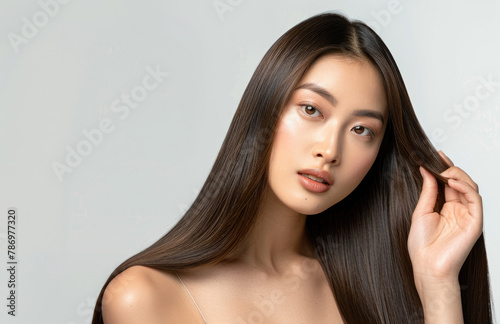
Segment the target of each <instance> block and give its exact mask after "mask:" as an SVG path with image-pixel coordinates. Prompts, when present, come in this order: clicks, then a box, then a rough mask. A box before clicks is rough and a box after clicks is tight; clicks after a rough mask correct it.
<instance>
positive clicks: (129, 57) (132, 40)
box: [0, 0, 500, 324]
mask: <svg viewBox="0 0 500 324" xmlns="http://www.w3.org/2000/svg"><path fill="white" fill-rule="evenodd" d="M327 10H336V11H339V12H342V13H344V14H347V15H348V16H349V17H350V18H357V19H361V20H363V21H366V22H367V23H368V24H369V25H370V26H372V27H373V28H374V29H375V30H376V31H378V32H379V34H380V35H381V37H382V38H383V39H384V41H385V42H386V44H387V45H388V47H389V49H390V50H391V52H392V54H393V55H394V57H395V59H396V61H397V63H398V65H399V68H400V70H401V73H402V75H403V77H404V80H405V82H406V86H407V88H408V91H409V93H410V97H411V99H412V102H413V104H414V107H415V109H416V112H417V115H418V117H419V119H420V121H421V123H422V125H423V127H424V129H425V130H426V132H427V134H428V135H429V136H430V138H431V139H432V141H433V143H434V144H435V145H436V147H437V148H438V149H442V150H443V151H444V152H445V153H446V154H448V156H449V157H450V158H451V159H452V160H453V161H454V162H455V164H456V165H457V166H460V167H461V168H463V169H464V170H465V171H466V172H467V173H468V174H469V175H471V177H472V178H473V179H474V180H475V181H476V182H477V183H478V184H479V187H480V192H481V195H482V197H483V201H484V228H485V229H484V231H485V239H486V245H487V251H488V256H489V264H490V273H491V284H492V288H493V293H494V296H496V297H498V296H500V276H499V272H500V252H499V250H498V246H499V245H500V236H499V235H496V229H498V228H499V226H500V220H499V219H500V218H499V217H498V216H499V214H500V213H499V211H498V205H497V203H498V198H499V192H500V190H499V189H498V183H500V175H499V172H498V162H499V160H500V159H499V157H500V134H499V128H500V127H499V126H500V66H499V64H498V57H500V45H499V42H498V31H499V30H500V20H498V14H499V13H500V2H499V1H475V2H474V3H472V2H469V1H459V2H457V1H440V2H439V3H437V2H432V1H429V0H427V1H424V0H420V1H411V0H400V1H397V0H377V1H370V2H368V1H333V0H330V1H290V0H288V1H284V0H280V1H243V0H215V1H214V0H196V1H182V2H181V1H168V2H167V1H144V0H143V1H123V0H122V1H117V0H108V1H96V0H86V1H77V0H72V1H69V0H64V1H63V0H41V1H14V0H2V2H1V3H0V28H1V29H0V35H1V40H0V149H1V160H0V163H1V168H0V213H1V214H2V217H1V220H0V254H1V255H3V257H2V258H0V259H1V260H2V261H1V262H2V263H3V265H2V268H4V269H5V270H2V271H0V287H1V288H0V292H1V296H2V302H1V303H0V304H1V306H0V313H1V315H0V321H1V322H2V323H64V324H83V323H90V318H91V313H92V309H93V305H94V302H95V298H96V296H97V294H98V292H99V290H100V289H101V287H102V284H103V283H104V281H105V279H106V278H107V277H108V275H109V274H110V272H111V271H112V270H113V269H114V268H115V267H116V266H117V265H118V264H119V263H120V262H122V261H123V260H125V259H126V258H128V257H129V256H131V255H132V254H134V253H136V252H138V251H140V250H142V249H143V248H145V247H147V246H148V245H150V244H151V243H153V242H154V241H155V240H156V239H158V238H159V237H160V236H162V235H163V234H164V233H166V232H167V231H168V229H169V228H171V226H172V225H173V224H175V223H176V222H177V221H178V219H179V218H180V217H181V215H182V213H183V212H184V211H185V210H186V208H187V207H188V206H189V204H190V203H192V201H193V200H194V198H195V197H196V194H197V192H198V191H199V190H200V188H201V185H202V184H203V182H204V180H205V178H206V176H207V175H208V172H209V170H210V168H211V166H212V163H213V162H214V160H215V157H216V154H217V152H218V150H219V148H220V145H221V144H222V140H223V138H224V136H225V133H226V131H227V129H228V126H229V123H230V121H231V118H232V116H233V114H234V112H235V110H236V107H237V105H238V102H239V100H240V98H241V95H242V93H243V90H244V88H245V86H246V84H247V83H248V81H249V79H250V77H251V74H252V73H253V71H254V69H255V68H256V66H257V64H258V62H259V61H260V59H261V58H262V56H263V55H264V53H265V51H266V50H267V49H268V48H269V47H270V46H271V44H272V43H273V42H274V41H275V40H276V39H277V38H278V37H279V36H281V35H282V34H283V33H284V32H285V31H286V30H288V29H289V28H291V27H292V26H293V25H295V24H297V23H299V22H300V21H302V20H304V19H306V18H308V17H310V16H312V15H314V14H317V13H320V12H323V11H327ZM10 208H16V209H17V213H16V215H17V218H16V224H15V227H16V229H15V236H16V237H15V239H16V242H15V243H16V247H15V248H16V250H15V253H16V255H15V256H16V258H15V259H16V260H17V262H18V263H17V265H16V273H15V281H16V282H15V283H16V288H17V296H16V306H17V308H16V315H17V316H16V317H15V318H14V317H12V316H10V315H8V314H7V312H8V310H9V309H8V308H7V306H6V305H7V304H8V303H9V300H7V298H8V297H9V294H8V292H7V291H8V290H9V289H7V286H8V282H9V280H10V273H9V271H7V269H8V267H9V264H7V262H8V261H9V260H8V259H7V257H8V251H9V250H8V243H9V242H8V241H9V240H8V239H9V237H8V234H7V225H8V223H7V222H8V219H7V217H8V211H9V209H10ZM497 309H498V308H497Z"/></svg>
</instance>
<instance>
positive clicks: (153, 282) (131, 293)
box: [102, 266, 187, 324]
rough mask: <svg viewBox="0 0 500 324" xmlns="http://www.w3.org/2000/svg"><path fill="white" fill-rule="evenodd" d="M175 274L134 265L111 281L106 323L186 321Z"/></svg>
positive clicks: (106, 293)
mask: <svg viewBox="0 0 500 324" xmlns="http://www.w3.org/2000/svg"><path fill="white" fill-rule="evenodd" d="M181 287H182V286H180V282H179V280H178V278H177V276H176V275H175V273H171V272H165V271H160V270H156V269H152V268H149V267H145V266H133V267H130V268H128V269H126V270H124V271H123V272H122V273H120V274H119V275H117V276H116V277H115V278H113V280H112V281H111V282H110V283H109V284H108V286H107V287H106V290H105V291H104V295H103V299H102V316H103V320H104V323H105V324H128V323H151V324H155V323H184V322H185V321H184V320H185V318H186V315H187V314H186V312H185V311H183V309H184V308H183V304H184V303H185V302H184V301H183V299H182V298H179V296H182V294H181V293H182V291H181V290H180V288H181Z"/></svg>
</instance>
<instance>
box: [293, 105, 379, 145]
mask: <svg viewBox="0 0 500 324" xmlns="http://www.w3.org/2000/svg"><path fill="white" fill-rule="evenodd" d="M300 107H301V108H302V111H304V109H303V108H304V107H311V108H313V109H314V110H316V111H317V112H319V113H320V114H321V111H320V110H319V109H318V108H316V107H315V106H313V105H310V104H303V105H300ZM304 114H306V115H307V116H308V117H311V115H308V114H307V113H306V112H304ZM359 127H361V128H364V129H365V130H367V131H368V132H369V133H370V134H369V135H360V134H358V133H356V134H357V135H360V136H370V137H371V138H373V137H374V136H375V132H374V131H373V130H372V129H371V128H369V127H366V126H362V125H356V126H354V127H353V128H351V130H353V129H356V128H358V129H359Z"/></svg>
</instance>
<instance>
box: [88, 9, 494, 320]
mask: <svg viewBox="0 0 500 324" xmlns="http://www.w3.org/2000/svg"><path fill="white" fill-rule="evenodd" d="M333 53H335V54H339V55H344V56H348V57H351V58H357V59H362V60H368V61H369V62H371V64H373V66H374V67H376V69H377V70H378V71H379V72H380V75H381V78H382V82H383V85H384V90H385V95H386V99H387V104H388V109H389V122H388V125H387V128H386V131H385V134H384V138H383V141H382V144H381V147H380V150H379V153H378V156H377V158H376V160H375V162H374V164H373V165H372V167H371V169H370V171H369V172H368V173H367V175H366V176H365V178H364V179H363V180H362V181H361V183H360V184H359V185H358V187H357V188H356V189H355V190H354V191H353V192H352V193H351V194H349V195H348V196H347V197H346V198H344V199H343V200H342V201H340V202H339V203H337V204H335V205H334V206H332V207H330V208H328V209H327V210H325V211H323V212H321V213H319V214H316V215H308V216H307V220H306V235H307V238H308V240H309V241H310V243H311V244H312V246H313V249H314V254H315V257H316V258H317V259H318V261H319V263H320V264H321V267H322V268H323V271H324V272H325V275H326V278H327V280H328V283H329V285H330V288H331V290H332V294H333V296H334V298H335V300H336V302H337V304H338V307H339V310H340V313H341V315H342V318H343V320H344V321H345V322H346V323H398V324H399V323H408V322H409V321H410V322H411V323H424V319H423V311H422V304H421V302H420V299H419V296H418V293H417V290H416V288H415V283H414V279H413V272H412V265H411V261H410V258H409V254H408V247H407V240H408V233H409V229H410V224H411V217H412V213H413V211H414V209H415V206H416V204H417V201H418V198H419V195H420V192H421V188H422V182H423V180H422V177H421V176H420V173H419V171H418V167H419V166H420V165H421V166H423V167H425V168H426V169H427V170H429V171H430V172H431V173H432V174H434V175H435V176H436V178H437V179H438V186H439V193H438V199H437V202H436V206H435V210H436V211H439V210H440V209H441V207H442V205H443V203H444V184H445V183H446V181H447V179H445V178H444V177H442V176H440V174H439V173H441V172H443V171H444V170H446V169H447V168H448V166H447V165H446V164H445V163H444V162H443V161H442V160H441V158H440V157H439V155H438V153H437V152H436V149H435V148H434V147H433V145H432V144H431V142H430V141H429V139H428V137H427V136H426V134H425V133H424V131H423V129H422V127H421V126H420V124H419V122H418V120H417V117H416V115H415V112H414V110H413V107H412V104H411V102H410V98H409V96H408V93H407V91H406V87H405V85H404V82H403V78H402V77H401V74H400V72H399V69H398V67H397V65H396V63H395V61H394V58H393V57H392V55H391V53H390V52H389V50H388V49H387V47H386V46H385V44H384V42H383V41H382V40H381V39H380V37H379V36H378V35H377V34H376V33H375V32H374V31H373V30H372V29H371V28H370V27H369V26H367V25H366V24H364V23H363V22H361V21H357V20H353V21H350V20H348V19H347V18H346V17H345V16H343V15H341V14H338V13H331V12H325V13H321V14H318V15H316V16H313V17H311V18H309V19H307V20H304V21H303V22H301V23H299V24H298V25H296V26H294V27H293V28H291V29H290V30H289V31H287V32H286V33H285V34H284V35H282V36H281V37H280V38H279V39H278V40H277V41H276V42H275V43H274V44H273V45H272V47H271V48H270V49H269V50H268V51H267V53H266V54H265V55H264V57H263V59H262V61H261V62H260V64H259V65H258V66H257V69H256V71H255V72H254V74H253V75H252V78H251V79H250V82H249V83H248V86H247V87H246V89H245V91H244V93H243V96H242V99H241V101H240V103H239V105H238V108H237V110H236V113H235V115H234V117H233V119H232V121H231V124H230V126H229V130H228V132H227V134H226V137H225V139H224V142H223V144H222V147H221V149H220V151H219V154H218V155H217V158H216V160H215V162H214V164H213V167H212V169H211V171H210V174H209V175H208V177H207V179H206V181H205V183H204V185H203V187H202V189H201V190H200V193H199V194H198V196H197V197H196V199H195V200H194V202H193V204H192V205H191V206H190V208H189V209H188V210H187V211H186V212H185V214H184V215H183V216H182V218H181V219H180V220H179V221H178V223H176V224H175V225H174V226H173V227H172V228H171V229H170V231H169V232H168V233H166V234H165V235H164V236H163V237H161V238H160V239H159V240H158V241H156V242H155V243H154V244H152V245H151V246H149V247H147V248H146V249H144V250H143V251H141V252H139V253H137V254H135V255H133V256H132V257H130V258H129V259H127V260H126V261H124V262H123V263H122V264H120V265H119V266H118V267H117V268H116V269H115V270H114V271H113V272H112V273H111V275H110V276H109V278H108V279H107V281H106V282H105V284H104V286H103V288H102V290H101V292H100V294H99V297H98V299H97V302H96V305H95V309H94V315H93V319H92V323H93V324H102V323H103V319H102V298H103V294H104V290H105V289H106V287H107V285H108V284H109V282H110V281H111V280H112V279H113V278H114V277H116V276H117V275H118V274H119V273H121V272H122V271H124V270H125V269H127V268H129V267H131V266H135V265H142V266H147V267H151V268H155V269H161V270H167V271H175V270H182V269H188V268H191V267H198V266H210V265H214V264H216V263H219V262H224V261H228V260H231V259H233V258H235V257H237V256H238V255H239V253H241V251H242V249H243V247H244V246H245V244H246V242H247V240H248V239H249V237H250V236H249V233H250V232H251V231H252V229H253V227H254V224H255V221H256V217H257V215H258V213H259V209H260V206H261V202H262V199H263V193H264V191H265V190H264V189H265V188H266V186H267V185H268V184H267V181H268V178H267V177H268V173H267V172H268V170H267V167H268V162H269V158H270V151H271V145H272V142H273V138H274V131H275V128H276V125H277V122H278V120H279V117H280V115H281V112H282V109H283V107H284V106H285V105H286V104H287V102H288V100H289V99H290V97H291V94H292V91H293V88H294V87H295V86H296V85H297V83H298V82H299V80H300V79H301V77H302V76H303V75H304V74H305V73H306V72H307V70H308V69H309V68H310V66H311V65H312V64H313V63H314V62H315V61H316V60H317V59H318V58H320V57H322V56H323V55H326V54H333ZM459 283H460V285H461V298H462V308H463V315H464V319H465V323H476V324H477V323H492V316H491V304H490V303H491V302H490V290H489V279H488V266H487V259H486V251H485V244H484V238H483V235H481V236H480V237H479V239H478V240H477V242H476V243H475V245H474V247H473V248H472V250H471V252H470V253H469V256H468V257H467V259H466V261H465V263H464V265H463V267H462V269H461V271H460V274H459ZM360 307H363V309H362V311H360Z"/></svg>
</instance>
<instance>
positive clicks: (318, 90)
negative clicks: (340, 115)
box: [294, 83, 384, 124]
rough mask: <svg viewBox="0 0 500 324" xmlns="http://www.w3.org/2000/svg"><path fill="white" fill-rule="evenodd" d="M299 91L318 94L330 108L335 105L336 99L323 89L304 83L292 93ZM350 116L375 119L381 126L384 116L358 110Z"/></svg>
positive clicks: (373, 111)
mask: <svg viewBox="0 0 500 324" xmlns="http://www.w3.org/2000/svg"><path fill="white" fill-rule="evenodd" d="M299 89H307V90H311V91H313V92H316V93H317V94H319V95H320V96H322V97H323V98H325V99H326V100H327V101H328V102H329V103H330V104H331V105H332V106H336V105H337V99H335V97H334V96H333V95H332V94H331V93H330V92H328V91H327V90H326V89H325V88H322V87H320V86H319V85H317V84H314V83H304V84H302V85H300V86H298V87H296V88H295V89H294V91H295V90H299ZM352 114H353V115H354V116H360V117H371V118H375V119H378V120H380V121H381V122H382V124H384V115H382V113H380V112H378V111H375V110H368V109H359V110H355V111H354V112H353V113H352Z"/></svg>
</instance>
